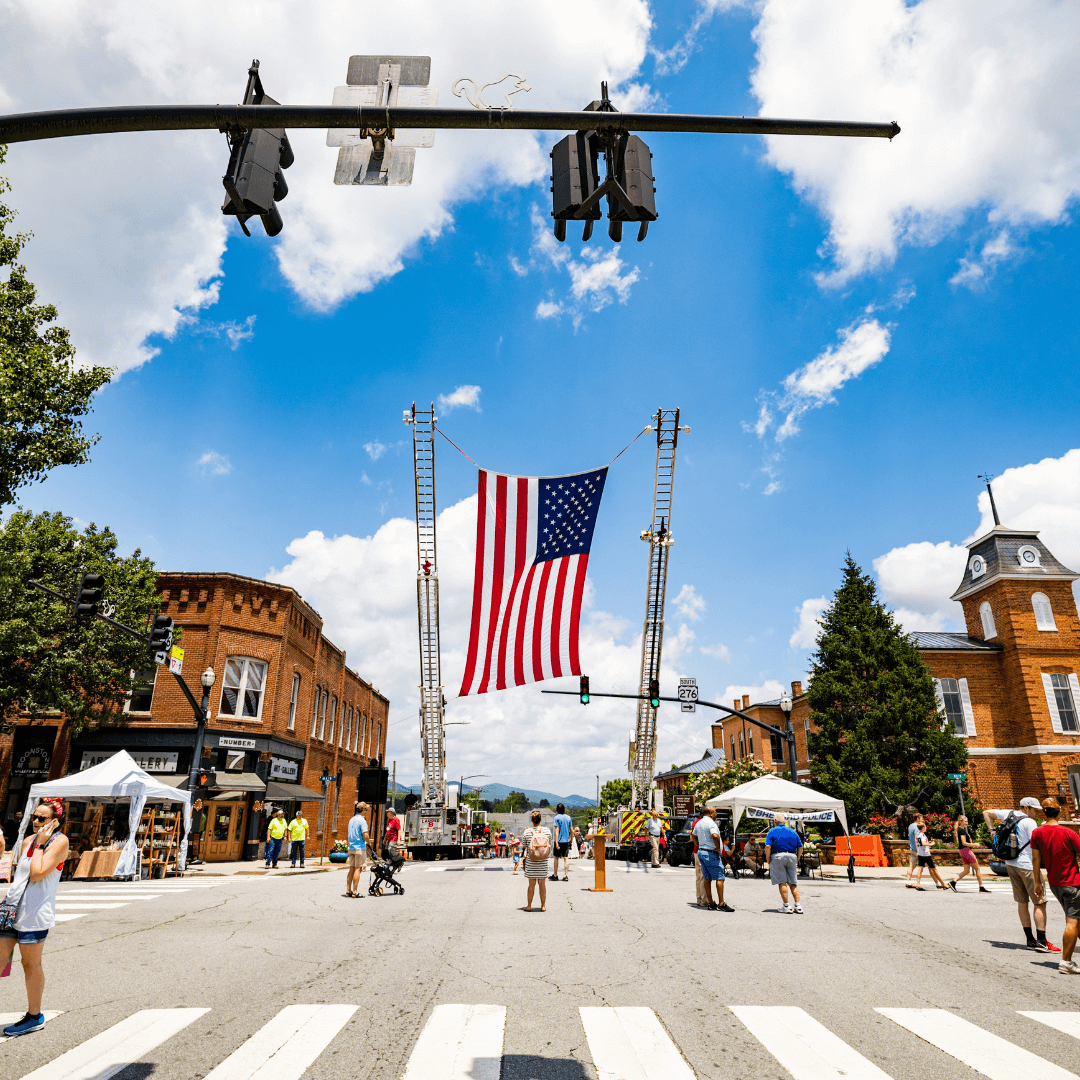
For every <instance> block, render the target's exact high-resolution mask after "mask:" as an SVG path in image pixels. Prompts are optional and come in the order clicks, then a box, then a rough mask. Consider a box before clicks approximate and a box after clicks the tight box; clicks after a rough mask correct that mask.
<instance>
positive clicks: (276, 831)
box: [266, 809, 287, 869]
mask: <svg viewBox="0 0 1080 1080" xmlns="http://www.w3.org/2000/svg"><path fill="white" fill-rule="evenodd" d="M286 827H287V826H286V824H285V811H284V810H280V809H278V810H275V811H274V816H273V817H272V818H271V819H270V821H269V822H268V823H267V826H266V866H267V869H269V868H270V867H271V866H272V867H273V868H274V869H277V861H278V855H280V854H281V841H282V840H284V839H285V829H286Z"/></svg>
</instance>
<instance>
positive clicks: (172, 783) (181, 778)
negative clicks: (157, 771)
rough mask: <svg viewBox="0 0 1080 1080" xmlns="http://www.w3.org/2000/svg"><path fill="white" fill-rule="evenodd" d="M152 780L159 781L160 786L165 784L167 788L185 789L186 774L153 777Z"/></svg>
mask: <svg viewBox="0 0 1080 1080" xmlns="http://www.w3.org/2000/svg"><path fill="white" fill-rule="evenodd" d="M154 779H155V780H158V781H160V782H161V783H162V784H167V785H168V786H169V787H174V788H186V787H187V782H188V774H187V773H169V774H167V775H155V776H154Z"/></svg>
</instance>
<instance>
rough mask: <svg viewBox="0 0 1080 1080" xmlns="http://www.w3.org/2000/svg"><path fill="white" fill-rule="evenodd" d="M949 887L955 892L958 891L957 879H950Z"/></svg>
mask: <svg viewBox="0 0 1080 1080" xmlns="http://www.w3.org/2000/svg"><path fill="white" fill-rule="evenodd" d="M949 888H950V889H952V891H953V892H956V882H955V881H950V882H949Z"/></svg>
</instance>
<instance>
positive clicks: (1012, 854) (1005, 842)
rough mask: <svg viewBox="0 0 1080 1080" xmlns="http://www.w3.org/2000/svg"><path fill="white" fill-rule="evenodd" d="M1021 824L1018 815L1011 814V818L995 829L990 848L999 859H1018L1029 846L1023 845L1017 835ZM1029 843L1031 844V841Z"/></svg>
mask: <svg viewBox="0 0 1080 1080" xmlns="http://www.w3.org/2000/svg"><path fill="white" fill-rule="evenodd" d="M1019 822H1020V819H1019V818H1018V817H1017V816H1016V814H1015V813H1012V812H1010V814H1009V816H1008V817H1007V818H1006V819H1005V820H1004V821H1003V822H1002V823H1001V824H1000V825H998V826H997V827H996V828H995V829H994V835H993V838H992V839H991V841H990V847H991V849H992V850H993V852H994V854H995V855H996V856H997V857H998V858H999V859H1006V860H1010V859H1016V858H1018V857H1019V855H1020V852H1021V851H1023V850H1024V848H1026V847H1027V846H1028V845H1027V844H1021V843H1020V838H1019V837H1018V836H1017V835H1016V826H1017V825H1018V824H1019ZM1028 843H1030V840H1029V841H1028Z"/></svg>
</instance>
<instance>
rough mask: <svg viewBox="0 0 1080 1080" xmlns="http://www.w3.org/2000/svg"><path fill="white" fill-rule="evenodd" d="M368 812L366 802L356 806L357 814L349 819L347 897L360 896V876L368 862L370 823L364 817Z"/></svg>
mask: <svg viewBox="0 0 1080 1080" xmlns="http://www.w3.org/2000/svg"><path fill="white" fill-rule="evenodd" d="M367 812H368V804H367V803H366V802H358V803H357V804H356V813H355V814H353V816H352V817H351V818H349V834H348V835H349V841H348V846H349V864H348V865H349V872H348V874H347V875H346V878H345V890H346V891H345V895H346V896H359V895H360V875H361V874H362V873H363V872H364V864H365V863H366V862H367V831H368V823H367V819H366V818H365V817H364V815H365V814H366V813H367Z"/></svg>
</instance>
